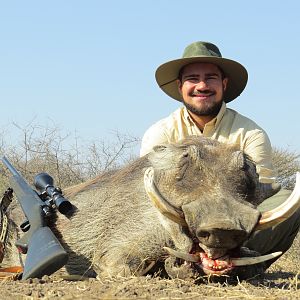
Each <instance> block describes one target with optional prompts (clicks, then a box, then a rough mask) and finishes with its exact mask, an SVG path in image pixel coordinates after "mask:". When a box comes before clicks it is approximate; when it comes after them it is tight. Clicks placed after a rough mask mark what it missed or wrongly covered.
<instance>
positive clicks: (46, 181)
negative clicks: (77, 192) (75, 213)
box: [34, 173, 73, 215]
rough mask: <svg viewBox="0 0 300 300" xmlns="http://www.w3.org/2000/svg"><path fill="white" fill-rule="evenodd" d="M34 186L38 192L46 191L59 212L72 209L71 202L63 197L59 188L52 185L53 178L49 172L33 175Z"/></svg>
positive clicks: (66, 212)
mask: <svg viewBox="0 0 300 300" xmlns="http://www.w3.org/2000/svg"><path fill="white" fill-rule="evenodd" d="M34 186H35V188H36V189H37V190H38V191H39V192H40V193H46V195H47V196H48V197H49V198H50V199H51V200H52V201H53V202H54V204H55V206H56V207H57V209H58V211H59V212H60V213H62V214H64V215H66V214H68V213H69V212H70V211H71V210H72V207H73V206H72V204H71V202H70V201H68V200H67V199H65V198H64V197H63V195H62V192H61V190H59V189H58V188H56V187H55V186H54V180H53V178H52V177H51V176H50V175H49V174H47V173H39V174H37V175H36V176H35V177H34Z"/></svg>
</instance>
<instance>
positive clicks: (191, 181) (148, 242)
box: [56, 137, 274, 277]
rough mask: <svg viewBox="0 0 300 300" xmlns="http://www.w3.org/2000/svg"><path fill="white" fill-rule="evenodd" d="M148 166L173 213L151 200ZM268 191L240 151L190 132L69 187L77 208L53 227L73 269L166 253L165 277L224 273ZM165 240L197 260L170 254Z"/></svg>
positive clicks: (132, 263)
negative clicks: (147, 187)
mask: <svg viewBox="0 0 300 300" xmlns="http://www.w3.org/2000/svg"><path fill="white" fill-rule="evenodd" d="M149 168H150V169H149ZM146 170H148V171H149V170H151V172H152V175H153V182H154V184H155V187H156V189H157V190H158V191H159V193H160V196H162V197H163V199H164V200H166V201H167V202H166V203H167V206H169V208H170V207H171V208H172V209H174V211H175V212H177V213H178V215H176V214H175V216H174V215H171V216H170V215H169V212H168V207H167V208H165V207H164V205H165V203H161V204H158V203H155V201H151V193H150V194H149V193H148V194H147V192H146V190H145V184H144V174H145V171H146ZM273 193H274V191H272V190H269V189H267V188H266V186H264V185H261V184H260V183H259V181H258V175H257V174H256V171H255V165H254V163H253V162H251V160H250V159H249V158H248V157H247V156H246V155H244V154H243V153H242V152H241V151H239V150H237V149H235V148H234V147H231V146H228V145H227V146H226V145H223V144H220V143H218V142H216V141H212V140H210V139H204V138H199V137H197V138H189V139H187V140H185V141H183V142H181V143H178V144H174V145H165V146H157V147H156V148H155V149H154V150H153V151H152V152H151V153H149V154H148V155H147V156H145V157H142V158H139V159H137V160H136V161H134V162H133V163H131V164H129V165H128V166H126V167H124V168H122V169H120V170H118V171H115V172H113V173H108V174H104V175H101V176H99V177H98V178H96V179H94V180H92V181H90V182H88V183H85V184H82V185H79V186H76V187H74V188H69V189H67V190H66V193H65V194H66V196H67V197H68V198H69V200H70V201H71V202H72V203H73V204H74V206H76V208H77V209H76V210H75V212H74V213H73V215H72V216H71V217H70V218H67V217H65V216H63V215H60V216H58V219H57V222H56V230H57V232H56V233H57V235H58V236H59V237H60V239H61V241H62V244H63V246H64V247H65V248H66V249H67V251H68V252H69V254H70V258H69V262H68V264H67V266H66V269H67V271H68V272H69V273H71V274H75V273H76V274H86V275H91V274H98V275H99V276H107V275H108V276H114V275H122V276H128V275H132V274H136V275H139V274H144V273H145V272H147V271H148V270H149V269H151V267H153V266H154V264H156V263H161V262H164V261H165V260H166V270H167V272H168V273H169V275H170V276H177V275H178V276H181V275H180V274H181V273H180V272H179V271H182V270H183V271H184V272H185V274H186V277H188V276H193V275H194V274H195V273H196V274H202V273H203V272H205V273H216V274H218V272H219V273H220V274H224V273H225V274H226V273H230V272H231V270H232V268H233V266H232V265H230V264H229V263H228V261H230V258H231V257H232V256H235V257H237V256H240V255H242V254H241V252H240V247H241V246H242V244H243V243H244V242H245V241H246V240H247V239H248V238H249V236H250V234H251V233H252V231H253V229H254V228H255V226H256V225H257V223H258V221H259V219H260V216H261V214H260V212H259V211H258V210H257V209H256V206H257V205H258V204H259V203H261V202H262V201H263V199H265V198H266V197H268V196H270V195H272V194H273ZM149 195H150V197H149ZM152 200H153V199H152ZM178 216H180V218H181V221H178V220H176V218H177V217H178ZM164 247H167V250H168V248H169V249H174V250H176V251H179V252H180V253H190V254H192V255H194V256H195V257H196V256H198V257H201V260H199V262H185V261H184V260H181V259H178V258H177V259H174V260H172V258H171V257H170V255H169V254H168V252H167V251H166V249H164ZM220 258H222V259H220ZM218 259H219V264H218V265H217V267H215V266H213V265H212V264H216V262H217V261H218ZM223 262H225V265H224V266H223V265H222V263H223ZM226 262H227V263H226ZM176 274H177V275H176ZM183 277H185V276H183Z"/></svg>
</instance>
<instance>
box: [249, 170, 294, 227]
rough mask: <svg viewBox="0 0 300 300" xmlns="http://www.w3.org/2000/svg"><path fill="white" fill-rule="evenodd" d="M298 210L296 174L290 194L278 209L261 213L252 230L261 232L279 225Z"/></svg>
mask: <svg viewBox="0 0 300 300" xmlns="http://www.w3.org/2000/svg"><path fill="white" fill-rule="evenodd" d="M299 208H300V173H299V172H297V174H296V185H295V188H294V190H293V192H292V194H291V195H290V196H289V197H288V198H287V200H285V201H284V202H283V203H282V204H281V205H279V206H278V207H276V208H274V209H272V210H269V211H266V212H263V213H262V215H261V218H260V220H259V222H258V224H257V225H256V227H255V228H254V230H262V229H266V228H269V227H272V226H274V225H276V224H279V223H281V222H283V221H285V220H286V219H288V218H289V217H290V216H292V215H293V214H294V213H295V212H296V211H297V209H299Z"/></svg>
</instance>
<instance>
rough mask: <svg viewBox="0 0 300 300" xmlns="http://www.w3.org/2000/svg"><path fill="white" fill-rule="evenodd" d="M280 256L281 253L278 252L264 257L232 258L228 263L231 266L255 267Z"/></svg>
mask: <svg viewBox="0 0 300 300" xmlns="http://www.w3.org/2000/svg"><path fill="white" fill-rule="evenodd" d="M281 254H282V252H281V251H279V252H274V253H271V254H266V255H261V256H256V257H241V258H232V259H231V260H230V262H231V263H232V265H233V266H235V267H237V266H248V265H255V264H259V263H262V262H264V261H266V260H269V259H272V258H275V257H278V256H280V255H281Z"/></svg>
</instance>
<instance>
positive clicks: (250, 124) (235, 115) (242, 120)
mask: <svg viewBox="0 0 300 300" xmlns="http://www.w3.org/2000/svg"><path fill="white" fill-rule="evenodd" d="M225 115H226V118H228V119H231V120H232V121H233V122H234V125H235V126H238V127H240V126H242V127H243V128H244V129H248V130H254V129H257V130H261V131H264V130H263V129H262V127H260V126H259V125H258V124H257V123H256V122H255V121H253V120H252V119H250V118H249V117H246V116H244V115H243V114H241V113H239V112H237V111H236V110H234V109H231V108H228V107H227V108H226V113H225Z"/></svg>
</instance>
